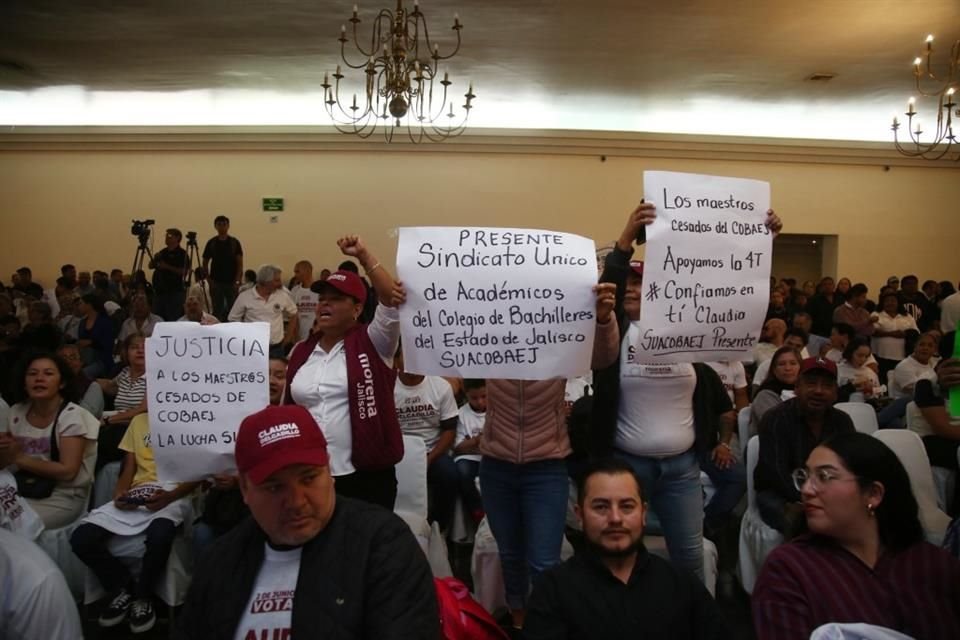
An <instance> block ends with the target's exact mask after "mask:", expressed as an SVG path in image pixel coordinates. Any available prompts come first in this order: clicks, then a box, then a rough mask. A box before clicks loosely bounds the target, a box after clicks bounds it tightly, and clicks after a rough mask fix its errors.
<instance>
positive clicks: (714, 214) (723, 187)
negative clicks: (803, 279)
mask: <svg viewBox="0 0 960 640" xmlns="http://www.w3.org/2000/svg"><path fill="white" fill-rule="evenodd" d="M643 193H644V199H645V200H646V201H647V202H653V203H654V204H655V205H656V207H657V217H656V220H654V222H653V223H652V224H651V225H650V226H648V227H647V245H646V253H645V256H644V267H643V288H642V294H641V311H640V322H639V327H638V328H639V332H638V333H639V336H638V340H637V342H635V343H634V347H635V359H636V361H638V362H650V363H665V362H705V361H711V360H749V359H750V358H751V357H752V356H751V354H752V350H753V348H754V346H756V344H757V341H758V340H759V334H760V329H761V328H762V327H763V322H764V318H765V315H766V311H767V304H768V302H769V297H770V260H771V258H772V251H773V234H772V233H771V231H770V230H769V229H768V228H767V227H766V226H765V224H764V223H765V221H766V218H767V210H768V209H769V208H770V185H769V183H767V182H760V181H758V180H745V179H740V178H724V177H719V176H704V175H695V174H689V173H672V172H665V171H646V172H644V174H643Z"/></svg>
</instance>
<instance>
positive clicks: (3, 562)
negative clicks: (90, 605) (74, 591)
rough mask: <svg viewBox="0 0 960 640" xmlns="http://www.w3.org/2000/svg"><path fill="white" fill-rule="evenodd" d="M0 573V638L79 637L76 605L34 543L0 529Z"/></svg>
mask: <svg viewBox="0 0 960 640" xmlns="http://www.w3.org/2000/svg"><path fill="white" fill-rule="evenodd" d="M0 576H3V578H4V582H5V583H6V584H5V588H3V589H0V638H10V639H13V638H16V640H48V639H49V638H58V639H59V638H64V639H65V640H66V639H67V638H69V639H70V640H73V639H75V638H82V637H83V630H82V629H81V627H80V614H79V612H78V611H77V605H76V604H74V602H73V596H72V595H71V594H70V588H69V587H67V581H66V580H64V578H63V574H62V573H60V569H58V568H57V565H55V564H54V563H53V561H52V560H51V559H50V558H49V557H48V556H47V554H46V553H44V552H43V550H41V549H40V547H38V546H37V545H36V544H34V543H33V542H31V541H30V540H25V539H24V538H21V537H20V536H18V535H15V534H13V533H12V532H10V531H7V530H5V529H0ZM8 577H9V578H11V580H10V581H8V580H7V578H8ZM13 581H15V584H13V585H11V582H13ZM10 586H12V588H6V587H10Z"/></svg>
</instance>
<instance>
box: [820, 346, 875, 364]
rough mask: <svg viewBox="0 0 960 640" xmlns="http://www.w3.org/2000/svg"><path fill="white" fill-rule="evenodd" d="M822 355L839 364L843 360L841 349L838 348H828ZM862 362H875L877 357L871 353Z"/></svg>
mask: <svg viewBox="0 0 960 640" xmlns="http://www.w3.org/2000/svg"><path fill="white" fill-rule="evenodd" d="M823 357H824V358H826V359H827V360H831V361H833V362H834V363H836V364H837V365H838V366H839V364H840V362H841V361H842V360H843V351H840V349H830V351H827V353H826V354H824V356H823ZM864 364H865V365H867V364H877V359H876V358H874V357H873V354H872V353H871V354H870V355H869V356H867V361H866V362H865V363H864Z"/></svg>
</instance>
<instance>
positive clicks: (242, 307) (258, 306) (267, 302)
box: [227, 287, 297, 344]
mask: <svg viewBox="0 0 960 640" xmlns="http://www.w3.org/2000/svg"><path fill="white" fill-rule="evenodd" d="M296 313H297V305H295V304H293V300H291V299H290V294H289V293H287V292H286V291H285V290H284V289H277V290H275V291H274V292H273V293H271V294H270V296H269V297H267V298H262V297H261V296H260V294H259V293H257V288H256V287H252V288H250V289H247V290H246V291H244V292H243V293H241V294H240V295H238V296H237V301H236V302H234V303H233V308H232V309H230V315H229V316H227V319H228V320H229V321H230V322H269V323H270V344H279V343H281V342H283V320H284V318H290V317H292V316H294V315H296Z"/></svg>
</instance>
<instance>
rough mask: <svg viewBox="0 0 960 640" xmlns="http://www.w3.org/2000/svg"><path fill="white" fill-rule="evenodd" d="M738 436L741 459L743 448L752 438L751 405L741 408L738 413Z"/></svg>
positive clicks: (738, 457)
mask: <svg viewBox="0 0 960 640" xmlns="http://www.w3.org/2000/svg"><path fill="white" fill-rule="evenodd" d="M737 437H738V438H739V439H740V451H739V452H738V453H739V454H740V455H738V456H737V459H738V460H739V459H740V458H741V457H742V456H743V450H744V448H745V447H746V446H747V442H748V441H749V440H750V405H747V406H745V407H744V408H743V409H740V413H738V414H737Z"/></svg>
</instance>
